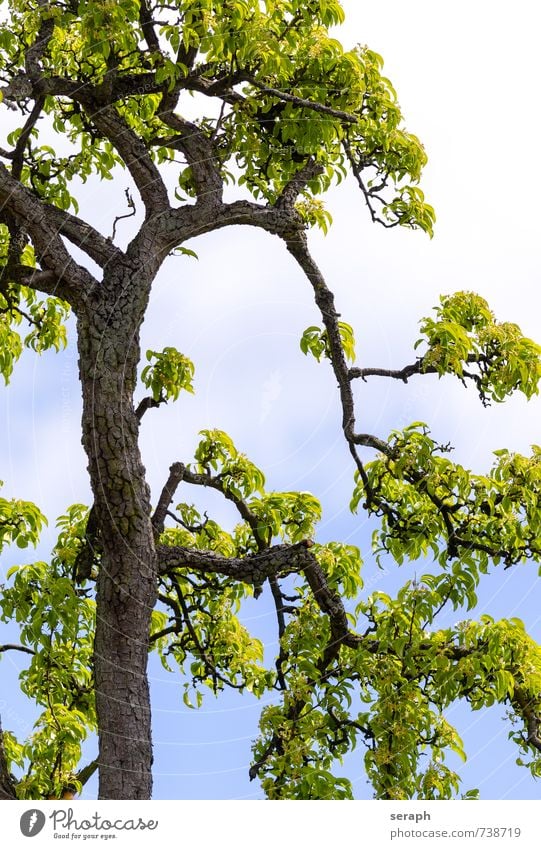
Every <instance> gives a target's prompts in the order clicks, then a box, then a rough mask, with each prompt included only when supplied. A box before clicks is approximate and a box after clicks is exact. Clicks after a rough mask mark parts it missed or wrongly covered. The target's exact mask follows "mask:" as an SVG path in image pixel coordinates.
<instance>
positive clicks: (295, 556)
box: [156, 540, 313, 586]
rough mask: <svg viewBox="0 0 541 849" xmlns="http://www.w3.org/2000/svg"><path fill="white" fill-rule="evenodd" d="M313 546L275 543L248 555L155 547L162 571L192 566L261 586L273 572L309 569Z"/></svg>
mask: <svg viewBox="0 0 541 849" xmlns="http://www.w3.org/2000/svg"><path fill="white" fill-rule="evenodd" d="M312 545H313V543H312V542H311V541H310V540H305V541H303V542H299V543H296V544H295V545H274V546H272V547H271V548H268V549H266V550H265V551H262V552H258V553H257V554H251V555H248V556H247V557H224V556H223V555H221V554H217V553H216V552H215V551H200V550H197V549H193V548H185V547H182V546H167V545H158V546H157V548H156V550H157V555H158V564H159V571H160V573H161V574H167V573H168V572H170V571H171V570H172V569H190V570H191V571H192V572H201V573H202V574H204V575H208V574H211V575H212V574H218V575H225V576H227V577H229V578H234V579H235V580H236V581H243V582H244V583H247V584H255V585H256V586H258V585H260V584H262V583H263V582H264V581H265V580H266V579H267V578H268V577H270V576H271V575H290V574H292V573H297V572H302V571H303V570H304V569H306V568H309V567H310V566H311V565H312V562H313V555H312V553H311V552H310V548H311V547H312Z"/></svg>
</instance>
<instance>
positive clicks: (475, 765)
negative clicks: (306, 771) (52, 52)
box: [0, 0, 541, 798]
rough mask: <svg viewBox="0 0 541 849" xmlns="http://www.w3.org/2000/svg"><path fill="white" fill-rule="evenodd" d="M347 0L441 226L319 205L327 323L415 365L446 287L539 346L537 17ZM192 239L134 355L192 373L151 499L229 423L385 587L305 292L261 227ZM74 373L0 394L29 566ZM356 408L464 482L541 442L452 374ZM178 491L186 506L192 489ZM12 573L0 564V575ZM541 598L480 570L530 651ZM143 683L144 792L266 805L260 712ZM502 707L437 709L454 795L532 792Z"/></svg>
mask: <svg viewBox="0 0 541 849" xmlns="http://www.w3.org/2000/svg"><path fill="white" fill-rule="evenodd" d="M343 6H344V8H345V10H346V13H347V22H346V25H345V26H344V27H343V28H342V29H341V31H340V32H339V33H337V35H338V36H339V37H340V38H341V40H342V41H343V42H344V43H345V44H347V45H350V46H352V45H353V44H355V43H357V42H360V43H362V44H368V45H369V46H370V47H371V48H373V49H375V50H376V51H377V52H379V53H381V54H382V55H383V56H384V58H385V72H386V75H387V76H389V78H390V79H391V81H392V82H393V84H394V85H395V88H396V89H397V91H398V95H399V100H400V103H401V106H402V109H403V112H404V114H405V116H406V125H407V128H408V129H409V130H410V131H412V132H414V133H415V134H417V135H418V136H419V137H420V138H421V140H422V141H423V143H424V144H425V147H426V149H427V153H428V156H429V165H428V166H427V168H426V172H425V177H424V179H423V183H422V185H423V188H424V190H425V193H426V195H427V199H428V201H429V202H430V203H432V204H433V205H434V206H435V208H436V213H437V217H438V220H437V226H436V231H435V237H434V239H433V240H432V241H430V240H429V239H428V237H426V236H425V235H423V234H422V233H412V232H410V231H406V230H397V229H395V230H391V231H388V230H383V229H381V228H378V227H375V226H373V225H371V224H370V222H369V220H368V215H367V213H366V210H365V208H364V205H363V202H362V199H361V197H360V196H359V194H358V191H356V187H355V186H354V185H353V183H352V182H348V183H346V184H345V185H342V186H340V187H339V188H337V189H335V190H332V191H331V192H329V195H328V198H327V204H328V208H329V209H330V211H331V212H332V214H333V217H334V225H333V227H332V228H331V231H330V233H329V235H328V236H327V237H326V238H323V237H322V236H320V235H318V234H316V233H314V234H313V238H312V245H313V250H314V253H315V255H316V256H317V258H318V260H319V261H320V263H321V266H322V268H323V270H324V272H325V274H326V277H327V280H328V282H329V284H330V285H331V287H332V288H333V289H334V291H335V295H336V301H337V307H338V310H339V311H340V312H341V314H342V317H343V319H344V320H345V321H347V322H349V323H350V324H352V325H353V327H354V328H355V332H356V338H357V352H358V359H359V364H362V365H365V366H384V367H385V366H387V367H400V366H402V365H405V364H406V363H408V362H411V361H412V358H413V356H414V355H413V352H412V344H413V342H414V341H415V340H416V338H417V322H418V320H419V318H420V317H421V316H423V315H426V314H427V313H428V312H429V311H430V309H431V307H432V306H433V305H434V304H436V303H437V300H438V296H439V294H440V293H449V292H452V291H456V290H459V289H468V290H474V291H477V292H479V293H480V294H482V295H483V296H484V297H485V298H486V299H487V300H488V301H489V303H490V305H491V306H492V308H493V309H494V311H495V312H496V314H497V316H498V318H500V319H502V320H510V321H515V322H517V323H518V324H519V325H520V326H521V327H522V329H523V331H524V332H525V333H526V334H527V335H529V336H531V337H533V338H536V339H537V340H541V317H540V310H539V306H540V296H539V293H538V291H539V290H538V286H539V276H540V275H539V252H538V248H537V244H538V243H539V235H538V232H537V231H538V229H539V224H538V209H537V206H538V202H539V197H540V196H541V193H540V188H541V187H540V185H539V183H540V179H541V178H540V169H539V167H538V165H537V162H536V161H535V157H536V156H537V152H538V147H539V144H538V139H539V131H540V129H541V127H540V119H539V109H538V80H539V62H540V60H539V51H538V44H537V41H538V30H537V27H536V9H535V7H534V4H533V3H530V2H524V0H522V2H521V0H519V2H515V3H514V4H513V5H512V6H511V5H510V4H507V3H503V2H490V3H489V2H487V0H477V2H476V3H475V4H471V3H466V2H465V0H457V2H455V3H453V4H447V5H446V6H444V5H443V4H435V3H433V2H428V0H427V2H424V0H422V1H421V0H411V2H410V3H404V2H403V0H387V2H386V3H384V4H382V3H381V4H377V3H372V4H368V3H360V2H354V0H345V2H343ZM511 9H512V13H511ZM124 188H125V185H124V183H123V182H122V179H120V180H119V181H118V183H117V182H116V181H115V184H114V185H111V184H105V185H101V184H97V185H94V186H93V187H92V188H91V189H90V190H87V191H86V194H85V197H84V202H83V205H82V211H83V212H85V213H88V214H90V215H91V216H92V218H93V220H94V221H97V222H98V223H99V225H100V226H101V228H102V230H103V232H104V233H106V234H110V232H111V226H112V219H113V217H114V215H116V214H121V213H122V212H123V211H124V209H123V191H124ZM121 226H122V224H121V225H120V227H121ZM127 234H128V230H127V229H126V236H127ZM190 247H192V248H193V249H195V250H196V251H197V252H198V254H199V260H198V261H195V260H193V259H189V258H179V259H171V260H169V261H168V262H167V264H166V266H165V267H164V269H163V271H162V273H161V275H160V277H159V280H158V282H157V284H156V287H155V291H154V297H153V300H152V304H151V309H150V312H149V316H148V321H147V322H146V324H145V327H144V333H143V347H144V348H145V347H149V348H154V349H156V348H158V349H159V348H162V347H164V346H165V345H174V346H175V347H177V348H178V349H180V350H181V351H183V352H184V353H185V354H187V355H188V356H190V357H191V358H192V359H193V360H194V362H195V364H196V394H195V396H194V397H191V396H186V397H185V398H181V399H180V400H179V401H178V402H177V403H176V404H175V405H170V406H168V407H167V408H166V409H160V410H159V411H150V412H149V413H148V414H147V416H146V418H145V421H144V424H143V428H142V439H143V451H144V459H145V463H146V466H147V470H148V475H149V480H150V482H151V486H152V488H153V492H154V493H156V492H158V491H159V488H160V487H161V485H162V483H163V482H164V480H165V477H166V475H167V469H168V467H169V465H170V464H171V462H173V461H174V460H184V461H189V460H190V458H191V457H192V454H193V448H194V446H195V445H196V443H197V432H198V431H199V430H200V429H201V428H203V427H218V428H221V429H223V430H226V431H228V432H229V433H230V434H231V436H232V437H233V438H234V440H235V442H236V444H237V446H238V447H239V449H241V450H243V451H245V452H246V453H247V454H248V455H249V456H250V457H251V459H253V460H254V461H255V462H256V463H257V464H258V465H259V466H260V467H261V468H262V469H263V471H264V472H265V473H266V475H267V483H268V485H269V487H270V488H274V489H309V490H312V491H313V492H314V493H315V494H316V495H317V496H318V497H320V498H321V500H322V502H323V504H324V508H325V513H324V518H323V522H322V524H321V526H320V530H319V539H321V540H322V541H325V540H330V539H341V540H345V541H348V542H352V543H354V544H357V545H359V546H360V547H361V549H362V551H363V555H364V557H365V561H366V567H365V568H366V583H367V585H368V586H369V587H370V588H371V589H376V588H378V587H379V588H384V589H386V590H387V591H389V589H391V590H394V589H395V588H396V587H397V586H399V585H400V583H402V582H403V581H405V580H406V579H407V578H408V577H411V574H412V570H411V568H410V569H408V568H403V569H402V570H401V571H400V572H399V573H398V575H397V570H396V568H393V566H392V564H391V563H389V568H388V569H387V570H386V571H385V572H378V571H377V569H376V568H375V567H374V564H373V563H372V562H371V558H370V550H369V534H368V529H367V527H366V523H365V522H364V520H363V519H362V517H352V516H351V515H350V514H349V511H348V506H347V505H348V501H349V496H350V494H351V486H352V467H351V462H350V459H349V455H348V452H347V450H346V448H345V446H344V444H343V439H342V438H341V435H340V428H339V423H340V412H339V406H338V397H337V393H336V389H335V385H334V381H333V379H332V375H331V373H330V369H329V368H327V367H326V365H325V364H324V363H321V364H317V363H316V362H315V361H314V360H313V359H308V358H306V357H304V356H303V355H302V353H301V352H300V350H299V338H300V336H301V334H302V331H303V330H304V329H305V328H306V327H307V326H308V325H310V324H313V323H318V314H317V312H316V310H315V307H314V305H313V303H312V298H311V290H310V287H309V286H308V285H307V283H306V282H305V281H304V280H303V279H302V275H301V274H300V273H299V271H298V270H297V268H296V267H295V266H294V264H293V262H292V260H291V259H290V258H289V257H288V256H287V255H286V253H285V251H284V250H283V248H282V246H281V245H278V244H275V242H274V240H273V239H272V238H271V237H270V236H269V235H268V234H264V233H260V232H258V231H251V230H247V229H245V228H235V229H231V230H228V231H220V232H219V233H217V234H214V235H210V236H206V237H203V238H201V239H199V240H197V243H195V242H194V243H193V244H192V245H190ZM76 377H77V363H76V355H75V352H74V350H73V348H70V349H69V350H68V351H67V352H66V353H64V354H62V355H60V356H53V355H46V356H43V357H41V358H38V357H36V356H35V355H33V354H28V355H25V356H24V358H23V360H22V362H21V363H20V366H19V368H18V369H17V372H16V374H15V376H14V378H13V382H12V385H11V386H10V388H9V389H8V390H7V391H5V392H4V391H2V392H1V393H0V422H1V423H2V427H3V429H4V432H3V438H2V439H1V440H0V478H2V479H3V480H4V481H5V483H6V485H5V488H4V491H3V494H4V495H5V494H7V495H17V496H18V497H22V498H27V499H33V500H35V501H36V502H37V503H38V504H39V505H40V506H41V507H42V508H43V509H44V510H45V512H46V513H47V514H48V516H49V518H50V520H51V521H50V531H49V533H48V534H47V535H46V539H45V540H44V547H43V551H42V553H41V556H45V555H46V550H47V548H48V546H50V544H51V542H52V540H53V538H54V518H55V516H56V515H57V514H58V513H60V512H62V510H63V509H64V508H65V506H66V505H68V504H70V503H73V502H75V501H82V502H86V503H88V501H89V490H88V483H87V476H86V471H85V465H86V462H85V458H84V455H83V453H82V449H81V447H80V436H79V418H80V401H79V388H78V385H77V380H76ZM357 404H358V417H359V429H360V430H363V431H371V432H373V433H376V434H378V435H380V436H386V435H387V433H388V432H389V430H390V429H392V428H394V427H403V426H404V425H406V424H407V423H408V422H411V421H413V420H417V419H422V420H424V421H427V422H429V423H430V424H431V425H432V426H433V429H434V433H435V434H436V436H437V438H438V439H441V440H442V441H447V440H450V441H451V442H452V443H453V444H454V445H455V446H456V454H455V459H457V460H460V462H463V463H464V464H465V465H468V466H469V467H472V468H475V469H476V470H478V471H482V470H483V469H486V468H488V466H489V465H490V462H491V451H492V450H494V449H496V448H499V447H502V446H504V445H505V446H508V447H511V448H513V449H516V450H519V451H523V452H527V451H528V447H529V445H530V444H531V443H532V442H539V441H541V440H540V437H539V420H540V416H539V413H540V404H539V401H538V400H537V399H536V400H534V401H532V402H530V403H527V402H526V401H525V400H524V399H523V397H522V396H521V397H517V398H514V399H512V400H511V401H510V402H508V403H507V404H506V405H505V406H495V407H493V408H490V409H489V410H485V409H483V408H482V406H481V405H480V403H479V401H478V399H477V397H476V396H475V393H467V392H465V390H464V389H463V387H462V386H461V385H460V384H459V383H458V381H456V382H453V381H452V380H451V379H446V380H442V381H438V380H437V379H434V378H433V377H427V378H425V379H424V380H418V381H417V382H416V383H411V384H410V385H409V386H407V387H406V386H403V385H401V384H400V385H394V384H393V385H387V384H386V383H385V382H383V381H379V382H376V381H375V382H374V383H371V384H368V385H364V386H362V387H358V400H357ZM184 497H186V498H187V499H190V500H192V499H193V498H194V493H192V492H189V493H186V494H185V496H184ZM212 510H213V511H214V512H213V515H214V516H215V518H217V519H218V520H222V521H224V522H226V523H228V522H231V521H234V517H233V516H232V514H231V512H230V511H229V510H228V509H227V508H226V507H224V505H222V504H221V503H220V501H219V500H218V499H213V501H212ZM9 565H10V561H9V560H8V559H5V560H4V561H3V562H2V568H4V569H5V568H7V567H8V566H9ZM539 596H540V593H539V585H538V580H537V576H536V569H535V567H534V566H528V567H524V568H523V567H521V568H520V569H515V570H509V571H508V572H506V573H503V572H495V573H494V575H492V576H490V580H486V581H485V582H484V584H483V598H482V604H481V605H480V612H483V611H486V612H490V613H492V614H493V615H495V616H503V615H508V616H520V617H521V618H523V619H524V620H525V621H526V622H527V624H528V627H529V629H530V632H531V633H532V635H533V636H535V637H536V638H538V639H541V628H540V619H539V614H538V610H539V607H540V605H539ZM258 605H259V606H258ZM247 616H248V617H249V619H250V623H249V624H250V625H251V626H252V627H253V628H254V630H255V631H256V632H257V633H259V634H261V635H262V636H263V637H264V639H265V641H266V643H267V644H268V649H269V651H272V650H273V645H272V643H273V639H274V637H273V634H274V623H273V619H272V615H271V611H270V608H269V607H268V606H267V605H266V603H265V600H264V599H262V600H261V603H259V602H258V603H257V604H253V605H251V606H250V608H249V610H248V612H247ZM12 655H13V653H12V654H10V655H8V656H7V657H5V658H4V660H3V664H2V676H3V680H4V681H5V682H12V683H13V682H14V681H16V673H17V669H18V668H20V664H21V663H22V662H23V660H21V658H20V657H18V656H12ZM152 675H153V688H154V694H155V708H154V716H155V738H156V797H157V798H160V797H161V798H244V797H245V798H258V797H260V795H261V794H260V792H259V790H258V788H257V787H254V786H253V785H250V783H249V782H248V778H247V766H248V761H249V755H250V741H251V740H252V739H253V737H254V736H255V735H256V733H257V716H258V713H259V709H260V705H259V704H253V703H250V702H246V701H245V700H243V699H242V698H240V697H238V696H237V695H235V694H234V695H227V696H225V697H224V698H223V699H220V700H218V701H216V700H215V699H214V698H213V697H212V696H210V695H209V696H208V697H207V698H206V700H205V703H204V706H203V708H202V709H201V710H200V711H199V712H197V713H195V712H188V711H187V710H186V709H185V708H184V707H183V706H182V704H181V689H180V687H179V686H178V682H177V681H176V680H175V679H174V677H173V676H167V673H166V672H165V671H163V670H161V668H160V667H159V666H157V665H155V666H153V672H152ZM4 686H5V685H4ZM2 699H3V700H4V701H5V700H6V699H7V705H6V706H5V708H4V714H5V713H6V711H7V715H4V725H5V727H7V728H9V727H11V728H12V729H13V730H15V731H16V730H17V727H19V729H20V730H22V729H23V728H24V727H26V725H25V723H27V722H28V717H29V716H30V714H29V713H28V711H27V708H26V707H25V706H24V705H22V704H21V703H20V701H19V700H18V699H16V698H15V697H14V696H12V695H9V696H6V695H5V693H4V692H2ZM502 715H503V711H501V710H499V709H497V710H491V711H488V712H483V713H482V714H469V713H466V712H464V711H461V710H457V711H456V712H454V714H453V713H451V715H450V719H451V721H453V720H456V721H457V723H458V724H459V728H460V731H461V733H462V734H463V736H464V738H465V741H466V747H467V751H468V753H469V755H470V760H469V762H468V764H467V766H466V767H465V768H463V769H462V773H463V774H464V775H465V776H466V780H465V781H464V789H467V788H468V787H472V786H476V787H480V788H481V791H482V796H484V797H485V798H535V797H536V796H537V795H538V790H537V789H536V786H535V785H534V784H533V782H532V780H531V778H530V777H529V775H528V774H527V773H526V772H525V771H520V770H518V768H516V767H515V766H514V758H515V752H514V750H513V749H512V747H510V746H509V744H508V743H507V740H506V736H507V730H508V729H507V727H506V726H505V725H504V723H503V722H501V716H502ZM10 719H11V725H10ZM361 758H362V754H361V753H360V751H359V752H358V753H356V754H355V756H354V758H353V759H351V760H350V762H349V763H348V766H347V770H348V775H350V776H351V777H353V779H354V782H355V793H356V795H357V796H358V797H359V798H370V790H369V788H368V787H367V786H366V783H365V780H364V777H363V770H362V762H361Z"/></svg>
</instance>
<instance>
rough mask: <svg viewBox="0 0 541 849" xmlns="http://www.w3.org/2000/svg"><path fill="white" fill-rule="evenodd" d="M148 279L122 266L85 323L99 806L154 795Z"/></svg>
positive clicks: (90, 306) (85, 314)
mask: <svg viewBox="0 0 541 849" xmlns="http://www.w3.org/2000/svg"><path fill="white" fill-rule="evenodd" d="M145 271H146V273H145ZM151 276H152V271H150V272H149V269H146V270H145V269H144V268H141V266H139V268H138V269H137V267H136V266H135V264H132V263H127V262H122V263H117V264H115V267H114V268H112V269H111V270H109V271H108V272H106V275H105V277H104V280H103V283H102V284H100V285H99V287H96V289H95V291H94V293H93V296H92V298H91V299H90V302H89V303H87V305H86V306H85V308H84V310H82V311H81V312H80V313H79V315H78V347H79V355H80V359H79V370H80V378H81V384H82V391H83V422H82V430H83V445H84V447H85V450H86V453H87V456H88V460H89V465H88V469H89V473H90V479H91V485H92V490H93V494H94V505H95V510H96V514H97V521H98V527H99V533H100V537H101V548H102V559H101V565H100V570H99V576H98V580H97V621H96V636H95V644H94V672H95V681H96V708H97V715H98V723H99V771H100V781H99V798H101V799H148V798H150V797H151V792H152V772H151V767H152V738H151V713H150V698H149V686H148V678H147V657H148V636H149V630H150V616H151V612H152V609H153V607H154V604H155V601H156V592H157V585H156V574H157V567H156V552H155V546H154V538H153V532H152V525H151V521H150V512H151V508H150V493H149V488H148V486H147V483H146V480H145V469H144V467H143V464H142V461H141V455H140V451H139V446H138V431H139V422H138V420H137V417H136V415H135V411H134V407H133V392H134V388H135V383H136V370H137V364H138V361H139V356H140V349H139V328H140V325H141V322H142V319H143V315H144V310H145V308H146V305H147V302H148V293H149V290H150V282H151V279H150V278H151Z"/></svg>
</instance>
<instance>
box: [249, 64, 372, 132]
mask: <svg viewBox="0 0 541 849" xmlns="http://www.w3.org/2000/svg"><path fill="white" fill-rule="evenodd" d="M244 78H245V80H246V81H247V82H249V83H251V85H253V86H255V87H256V88H257V89H259V91H262V92H264V93H265V94H271V95H272V96H273V97H278V98H279V99H280V100H285V101H287V102H288V103H293V104H294V105H295V106H299V107H301V108H303V109H311V110H312V112H319V114H320V115H329V116H330V117H331V118H340V120H341V121H345V122H346V123H347V124H356V123H357V122H358V120H359V118H358V116H357V115H354V114H353V113H352V112H344V111H343V110H342V109H333V108H332V107H331V106H325V104H324V103H318V102H317V101H314V100H306V98H304V97H297V95H295V94H288V92H286V91H281V90H280V89H278V88H272V86H267V85H264V84H263V83H260V82H258V81H257V80H256V79H255V77H252V76H251V75H249V74H245V75H244Z"/></svg>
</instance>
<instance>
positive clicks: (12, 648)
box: [0, 643, 36, 654]
mask: <svg viewBox="0 0 541 849" xmlns="http://www.w3.org/2000/svg"><path fill="white" fill-rule="evenodd" d="M5 651H22V652H24V653H25V654H35V653H36V652H35V651H34V650H33V649H29V648H28V647H27V646H20V645H18V644H16V643H5V644H4V645H3V646H0V654H1V653H2V652H5Z"/></svg>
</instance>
